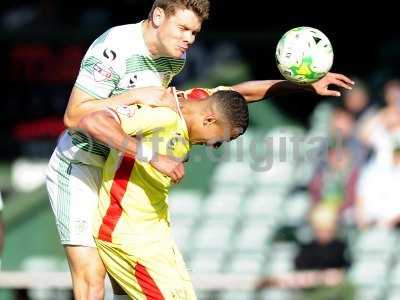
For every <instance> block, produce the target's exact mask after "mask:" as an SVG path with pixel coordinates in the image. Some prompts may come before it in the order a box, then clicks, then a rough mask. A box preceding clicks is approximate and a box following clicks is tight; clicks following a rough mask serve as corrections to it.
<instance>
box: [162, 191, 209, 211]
mask: <svg viewBox="0 0 400 300" xmlns="http://www.w3.org/2000/svg"><path fill="white" fill-rule="evenodd" d="M168 204H169V209H170V213H171V216H172V217H175V216H187V217H191V218H195V217H196V216H197V214H198V213H199V211H200V210H201V205H202V195H201V193H200V192H198V191H195V190H173V191H171V193H170V195H169V196H168Z"/></svg>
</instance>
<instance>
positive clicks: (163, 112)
mask: <svg viewBox="0 0 400 300" xmlns="http://www.w3.org/2000/svg"><path fill="white" fill-rule="evenodd" d="M147 109H149V110H150V111H149V113H151V114H154V116H155V117H157V118H158V120H160V121H161V122H163V123H165V124H174V123H176V122H177V121H178V120H179V115H178V113H177V112H176V111H174V110H172V109H171V108H169V107H152V106H147Z"/></svg>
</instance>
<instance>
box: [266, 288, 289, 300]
mask: <svg viewBox="0 0 400 300" xmlns="http://www.w3.org/2000/svg"><path fill="white" fill-rule="evenodd" d="M293 299H296V298H295V292H293V291H291V290H288V289H267V290H264V291H262V292H261V293H260V297H259V298H258V300H293Z"/></svg>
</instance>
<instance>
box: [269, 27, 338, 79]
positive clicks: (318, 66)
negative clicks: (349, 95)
mask: <svg viewBox="0 0 400 300" xmlns="http://www.w3.org/2000/svg"><path fill="white" fill-rule="evenodd" d="M275 57H276V62H277V65H278V69H279V71H280V72H281V74H282V75H283V77H285V78H286V79H287V80H290V81H293V82H296V83H298V84H309V83H313V82H315V81H318V80H319V79H321V78H322V77H324V76H325V75H326V73H328V72H329V70H330V69H331V67H332V63H333V50H332V45H331V43H330V41H329V39H328V38H327V37H326V35H325V34H323V33H322V32H321V31H319V30H318V29H315V28H311V27H297V28H293V29H291V30H289V31H288V32H286V33H285V34H284V35H283V36H282V38H281V39H280V40H279V42H278V45H277V47H276V53H275Z"/></svg>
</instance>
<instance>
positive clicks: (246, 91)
mask: <svg viewBox="0 0 400 300" xmlns="http://www.w3.org/2000/svg"><path fill="white" fill-rule="evenodd" d="M330 85H334V86H336V87H340V88H345V89H351V88H352V87H353V85H354V82H353V81H352V80H351V79H349V78H348V77H346V76H344V75H342V74H337V73H328V74H326V75H325V77H323V78H321V79H320V80H319V81H317V82H314V83H312V84H310V85H299V84H296V83H293V82H290V81H287V80H252V81H245V82H242V83H239V84H236V85H234V86H232V88H233V89H234V90H235V91H237V92H239V93H240V94H242V95H243V96H244V97H245V99H246V101H247V102H249V103H251V102H256V101H260V100H263V99H264V98H266V97H271V96H280V95H283V94H287V93H293V92H299V91H310V92H315V93H316V94H318V95H321V96H336V97H338V96H340V92H338V91H335V90H332V89H330Z"/></svg>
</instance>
